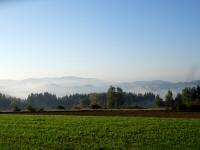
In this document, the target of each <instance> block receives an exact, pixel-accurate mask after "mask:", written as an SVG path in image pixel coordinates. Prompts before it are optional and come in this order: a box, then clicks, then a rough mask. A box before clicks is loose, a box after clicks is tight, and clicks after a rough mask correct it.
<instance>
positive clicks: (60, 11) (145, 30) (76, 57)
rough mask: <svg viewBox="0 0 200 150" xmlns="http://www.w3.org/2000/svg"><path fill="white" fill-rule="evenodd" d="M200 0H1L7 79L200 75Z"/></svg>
mask: <svg viewBox="0 0 200 150" xmlns="http://www.w3.org/2000/svg"><path fill="white" fill-rule="evenodd" d="M199 8H200V1H199V0H167V1H163V0H151V1H149V0H84V1H83V0H0V79H24V78H33V77H60V76H78V77H92V78H98V79H102V80H107V81H136V80H168V81H190V80H195V79H200V59H199V58H200V17H199V16H200V9H199Z"/></svg>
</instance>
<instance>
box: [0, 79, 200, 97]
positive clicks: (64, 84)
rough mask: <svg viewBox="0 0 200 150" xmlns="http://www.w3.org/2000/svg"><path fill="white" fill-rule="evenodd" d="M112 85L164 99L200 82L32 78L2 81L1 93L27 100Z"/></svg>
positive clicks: (103, 89) (99, 90) (89, 90)
mask: <svg viewBox="0 0 200 150" xmlns="http://www.w3.org/2000/svg"><path fill="white" fill-rule="evenodd" d="M110 85H114V86H119V87H121V88H122V89H123V90H124V91H126V92H133V93H145V92H153V93H155V94H160V95H161V97H164V95H165V94H166V92H167V91H168V90H172V91H173V93H174V94H177V93H178V92H180V91H181V90H182V89H183V88H185V87H192V86H197V85H200V81H192V82H177V83H172V82H167V81H161V80H154V81H136V82H121V83H109V82H105V81H102V80H98V79H95V78H80V77H73V76H68V77H59V78H31V79H25V80H0V91H1V92H2V93H5V94H7V95H10V96H16V97H20V98H26V97H27V96H28V95H29V94H30V93H43V92H50V93H53V94H56V95H57V96H59V97H60V96H65V95H66V94H75V93H81V94H84V93H93V92H98V93H100V92H106V91H107V89H108V88H109V86H110Z"/></svg>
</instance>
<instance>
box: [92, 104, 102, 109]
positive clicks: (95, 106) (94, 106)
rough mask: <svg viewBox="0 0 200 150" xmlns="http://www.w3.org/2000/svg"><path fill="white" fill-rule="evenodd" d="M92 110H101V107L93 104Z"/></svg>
mask: <svg viewBox="0 0 200 150" xmlns="http://www.w3.org/2000/svg"><path fill="white" fill-rule="evenodd" d="M90 108H91V109H101V106H100V105H98V104H92V105H90Z"/></svg>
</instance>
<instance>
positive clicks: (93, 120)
mask: <svg viewBox="0 0 200 150" xmlns="http://www.w3.org/2000/svg"><path fill="white" fill-rule="evenodd" d="M0 149H4V150H10V149H20V150H21V149H27V150H31V149H33V150H38V149H69V150H73V149H75V150H76V149H77V150H79V149H83V150H89V149H96V150H98V149H99V150H100V149H101V150H103V149H105V150H107V149H108V150H112V149H124V150H128V149H152V150H156V149H181V150H182V149H197V150H198V149H200V120H198V119H175V118H174V119H173V118H145V117H111V116H109V117H108V116H107V117H102V116H101V117H100V116H98V117H97V116H96V117H95V116H94V117H92V116H59V115H13V114H12V115H11V114H10V115H6V114H4V115H0Z"/></svg>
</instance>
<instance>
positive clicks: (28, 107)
mask: <svg viewBox="0 0 200 150" xmlns="http://www.w3.org/2000/svg"><path fill="white" fill-rule="evenodd" d="M26 110H27V111H28V112H36V109H35V108H33V107H32V106H31V105H29V106H27V107H26Z"/></svg>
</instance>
